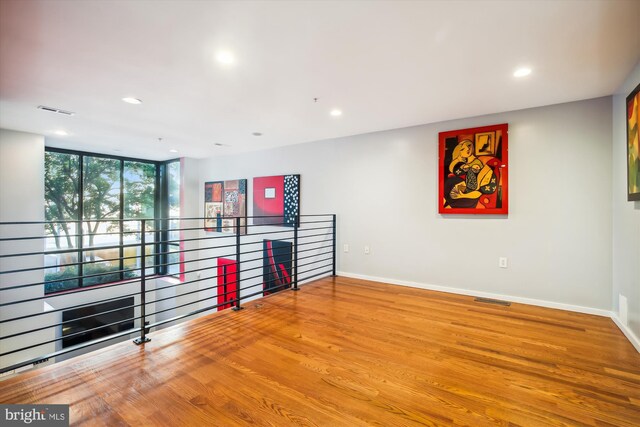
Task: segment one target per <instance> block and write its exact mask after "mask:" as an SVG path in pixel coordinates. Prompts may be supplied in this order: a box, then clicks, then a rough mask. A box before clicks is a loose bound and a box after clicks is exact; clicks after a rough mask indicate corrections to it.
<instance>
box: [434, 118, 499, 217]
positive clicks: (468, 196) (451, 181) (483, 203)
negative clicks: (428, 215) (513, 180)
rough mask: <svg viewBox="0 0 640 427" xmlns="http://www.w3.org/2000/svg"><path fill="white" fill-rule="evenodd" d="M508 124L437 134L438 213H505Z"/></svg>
mask: <svg viewBox="0 0 640 427" xmlns="http://www.w3.org/2000/svg"><path fill="white" fill-rule="evenodd" d="M508 129H509V128H508V125H507V124H500V125H492V126H484V127H479V128H471V129H460V130H452V131H448V132H440V134H439V157H438V173H439V179H438V181H439V191H438V196H439V201H438V212H439V213H441V214H507V213H509V191H508V189H509V179H508V162H507V156H508Z"/></svg>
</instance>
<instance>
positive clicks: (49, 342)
mask: <svg viewBox="0 0 640 427" xmlns="http://www.w3.org/2000/svg"><path fill="white" fill-rule="evenodd" d="M141 318H142V317H141V316H138V317H132V318H128V319H125V320H122V321H120V322H113V323H109V324H107V325H103V326H99V327H97V328H92V329H87V330H84V331H80V332H75V333H73V334H69V335H65V336H63V337H59V338H55V339H52V340H48V341H43V342H40V343H38V344H32V345H30V346H27V347H22V348H19V349H16V350H11V351H6V352H4V353H0V357H3V356H8V355H10V354H14V353H18V352H21V351H25V350H29V349H30V348H34V347H40V346H41V345H45V344H51V343H54V342H57V341H61V340H64V339H67V338H71V337H74V336H77V335H82V334H86V333H87V332H93V331H97V330H98V329H104V328H107V327H109V326H113V325H119V324H121V323H125V322H130V321H132V320H134V321H135V320H138V319H141Z"/></svg>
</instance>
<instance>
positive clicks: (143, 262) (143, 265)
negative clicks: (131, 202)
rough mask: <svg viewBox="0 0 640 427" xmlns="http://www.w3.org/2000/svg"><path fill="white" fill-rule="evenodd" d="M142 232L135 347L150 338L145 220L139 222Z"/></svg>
mask: <svg viewBox="0 0 640 427" xmlns="http://www.w3.org/2000/svg"><path fill="white" fill-rule="evenodd" d="M140 223H141V225H140V226H141V228H142V230H141V231H140V249H141V251H140V338H136V339H135V340H133V342H134V343H136V344H137V345H140V344H143V343H145V342H149V341H151V338H149V337H147V332H148V330H147V322H146V313H145V312H146V307H145V304H146V300H147V291H146V280H147V279H146V275H147V273H146V269H147V259H146V258H147V257H146V255H147V254H146V249H147V248H146V246H147V245H146V240H147V239H146V236H145V231H147V221H146V220H145V219H143V220H141V221H140Z"/></svg>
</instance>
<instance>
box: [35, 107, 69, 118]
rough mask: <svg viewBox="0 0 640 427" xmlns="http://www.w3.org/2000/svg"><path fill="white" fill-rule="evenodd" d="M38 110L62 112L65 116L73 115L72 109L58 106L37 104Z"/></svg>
mask: <svg viewBox="0 0 640 427" xmlns="http://www.w3.org/2000/svg"><path fill="white" fill-rule="evenodd" d="M38 110H44V111H50V112H52V113H58V114H64V115H65V116H73V115H74V114H75V113H74V112H73V111H67V110H61V109H59V108H53V107H47V106H46V105H38Z"/></svg>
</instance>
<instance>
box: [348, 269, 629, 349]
mask: <svg viewBox="0 0 640 427" xmlns="http://www.w3.org/2000/svg"><path fill="white" fill-rule="evenodd" d="M336 274H337V275H338V276H344V277H351V278H353V279H362V280H369V281H372V282H380V283H388V284H391V285H399V286H408V287H411V288H418V289H427V290H430V291H439V292H448V293H451V294H459V295H468V296H472V297H482V298H492V299H500V300H504V301H511V302H517V303H521V304H529V305H535V306H539V307H547V308H555V309H558V310H567V311H574V312H577V313H585V314H593V315H596V316H603V317H609V318H611V320H613V322H614V323H615V324H616V326H618V328H620V330H621V331H622V333H623V334H624V336H626V337H627V339H628V340H629V341H630V342H631V344H632V345H633V346H634V347H635V349H636V350H638V353H640V339H638V337H637V336H636V335H635V334H634V333H633V331H632V330H631V329H629V327H628V326H626V325H624V324H623V323H622V322H621V321H620V319H619V318H618V316H617V314H616V313H614V312H612V311H609V310H604V309H601V308H592V307H584V306H581V305H571V304H564V303H560V302H553V301H545V300H539V299H534V298H524V297H517V296H513V295H503V294H494V293H491V292H482V291H473V290H468V289H460V288H450V287H447V286H438V285H430V284H427V283H418V282H410V281H406V280H396V279H388V278H385V277H375V276H367V275H365V274H355V273H348V272H346V271H338V272H336Z"/></svg>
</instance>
